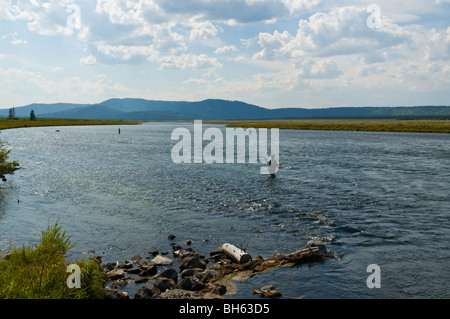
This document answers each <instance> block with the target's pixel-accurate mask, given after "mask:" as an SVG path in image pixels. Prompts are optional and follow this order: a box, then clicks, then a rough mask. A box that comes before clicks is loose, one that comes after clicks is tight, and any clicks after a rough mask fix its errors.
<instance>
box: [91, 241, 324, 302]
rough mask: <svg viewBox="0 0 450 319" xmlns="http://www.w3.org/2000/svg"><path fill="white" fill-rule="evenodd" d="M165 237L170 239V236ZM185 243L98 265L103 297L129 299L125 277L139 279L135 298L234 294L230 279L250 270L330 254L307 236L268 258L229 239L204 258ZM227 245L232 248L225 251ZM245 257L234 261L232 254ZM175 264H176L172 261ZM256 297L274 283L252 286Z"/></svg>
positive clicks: (271, 289) (268, 291)
mask: <svg viewBox="0 0 450 319" xmlns="http://www.w3.org/2000/svg"><path fill="white" fill-rule="evenodd" d="M168 239H169V240H173V239H175V236H173V235H170V236H169V237H168ZM184 244H185V247H181V246H179V245H178V244H176V243H174V242H172V243H171V244H170V245H171V247H172V256H170V257H168V256H169V254H170V253H169V252H168V251H163V252H158V251H153V252H149V256H151V257H147V258H143V257H141V256H139V255H136V256H134V257H132V258H130V260H125V261H123V262H111V263H106V264H102V263H101V257H95V258H96V259H97V260H98V261H99V262H100V268H101V269H102V271H103V272H104V273H105V274H106V276H107V278H108V283H107V285H106V288H105V298H106V299H130V296H129V294H128V293H127V292H126V291H124V290H122V289H121V288H122V287H124V286H125V285H127V284H128V283H130V282H132V281H133V282H134V283H136V284H143V285H142V287H141V288H140V289H139V290H138V291H137V292H136V293H135V294H134V299H221V298H223V296H224V295H225V294H233V285H232V280H246V279H248V278H250V277H252V276H254V275H255V274H257V273H259V272H262V271H266V270H268V269H272V268H278V267H285V266H293V265H299V264H302V263H311V262H318V261H321V260H324V259H325V258H328V257H330V254H329V252H328V251H327V249H326V247H325V245H324V244H323V243H321V242H317V241H310V242H308V243H307V244H306V245H305V247H304V248H303V249H302V250H299V251H297V252H294V253H292V254H286V255H284V254H281V253H279V252H275V253H274V255H273V256H272V257H271V258H267V259H264V258H262V257H261V256H257V257H255V258H254V259H252V258H251V257H250V256H249V255H248V254H246V253H245V252H243V251H241V250H240V249H239V248H236V247H234V246H233V245H230V244H224V245H222V246H220V247H218V248H217V249H214V250H212V251H210V253H209V257H205V256H204V255H202V254H200V253H198V252H195V251H194V250H193V249H192V248H191V241H190V240H186V241H184ZM229 247H232V248H233V250H232V251H231V252H230V249H229ZM234 253H237V254H234ZM239 254H241V255H243V256H245V257H246V258H243V259H242V260H239V257H237V255H239ZM174 264H176V265H175V266H174ZM253 293H254V294H260V296H261V297H267V298H278V297H280V296H281V293H280V292H279V291H277V290H274V286H273V285H268V286H265V287H262V288H258V289H253Z"/></svg>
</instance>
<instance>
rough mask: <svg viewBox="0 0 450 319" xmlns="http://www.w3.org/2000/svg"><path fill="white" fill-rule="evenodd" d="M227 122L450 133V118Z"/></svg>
mask: <svg viewBox="0 0 450 319" xmlns="http://www.w3.org/2000/svg"><path fill="white" fill-rule="evenodd" d="M215 123H220V122H215ZM222 123H224V122H222ZM226 123H227V124H228V125H227V126H229V127H253V128H279V129H298V130H331V131H383V132H422V133H450V120H388V119H386V120H380V119H377V120H370V119H368V120H361V119H339V120H336V119H322V120H317V119H308V120H306V119H298V120H297V119H292V120H265V121H263V120H262V121H228V122H226Z"/></svg>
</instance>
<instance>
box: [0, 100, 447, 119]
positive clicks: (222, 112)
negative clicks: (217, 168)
mask: <svg viewBox="0 0 450 319" xmlns="http://www.w3.org/2000/svg"><path fill="white" fill-rule="evenodd" d="M31 110H34V112H35V114H36V116H37V117H38V118H39V117H43V118H71V119H95V120H111V119H119V120H138V121H152V120H153V121H175V120H195V119H198V120H200V119H203V120H222V121H226V120H263V119H289V118H300V119H301V118H440V119H450V106H415V107H405V106H400V107H369V106H368V107H334V108H321V109H305V108H280V109H266V108H263V107H260V106H257V105H252V104H248V103H245V102H241V101H228V100H218V99H208V100H204V101H198V102H185V101H154V100H145V99H132V98H126V99H110V100H106V101H104V102H101V103H98V104H91V105H89V104H68V103H57V104H31V105H27V106H23V107H16V108H15V112H16V116H17V117H28V116H29V115H30V112H31ZM7 116H8V109H3V110H0V117H7Z"/></svg>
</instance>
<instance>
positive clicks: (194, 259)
mask: <svg viewBox="0 0 450 319" xmlns="http://www.w3.org/2000/svg"><path fill="white" fill-rule="evenodd" d="M207 263H208V260H206V259H205V258H204V257H203V256H202V255H200V254H191V255H189V256H187V257H185V258H183V260H182V261H181V264H180V269H181V270H185V269H188V268H201V269H205V268H206V264H207Z"/></svg>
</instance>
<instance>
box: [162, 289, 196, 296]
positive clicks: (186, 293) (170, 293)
mask: <svg viewBox="0 0 450 319" xmlns="http://www.w3.org/2000/svg"><path fill="white" fill-rule="evenodd" d="M159 297H160V298H161V299H195V298H196V297H197V296H196V295H195V293H194V292H192V291H187V290H183V289H178V288H175V289H170V290H166V291H165V292H163V293H161V295H160V296H159Z"/></svg>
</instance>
